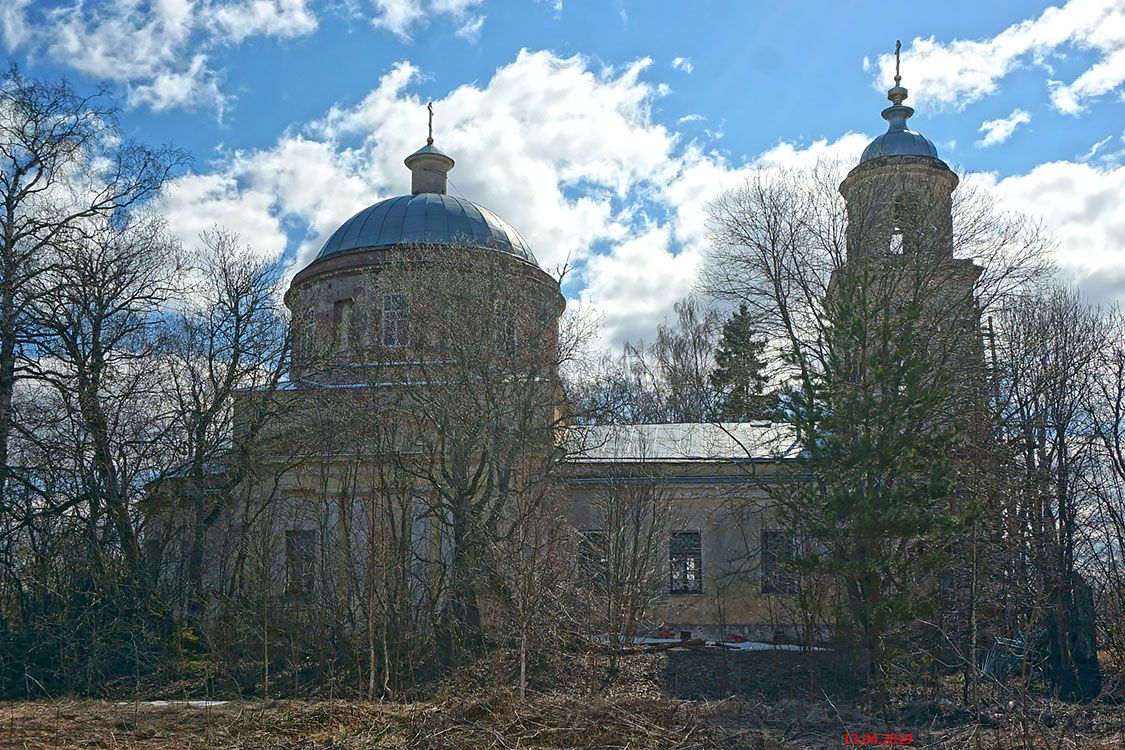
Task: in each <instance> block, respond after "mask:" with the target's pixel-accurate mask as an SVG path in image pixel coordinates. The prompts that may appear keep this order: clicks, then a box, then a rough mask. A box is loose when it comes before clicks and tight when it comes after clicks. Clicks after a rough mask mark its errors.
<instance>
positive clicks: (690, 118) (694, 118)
mask: <svg viewBox="0 0 1125 750" xmlns="http://www.w3.org/2000/svg"><path fill="white" fill-rule="evenodd" d="M706 119H707V118H706V117H704V116H703V115H700V114H690V115H684V116H683V117H681V118H680V119H678V120H676V124H677V125H683V124H684V123H685V122H703V121H704V120H706Z"/></svg>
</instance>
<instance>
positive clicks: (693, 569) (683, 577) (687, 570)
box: [668, 531, 703, 594]
mask: <svg viewBox="0 0 1125 750" xmlns="http://www.w3.org/2000/svg"><path fill="white" fill-rule="evenodd" d="M668 564H669V568H670V570H669V581H668V590H669V591H670V592H672V593H673V594H697V593H699V592H701V591H703V543H702V541H701V539H700V535H699V532H698V531H673V532H672V536H671V538H670V539H669V542H668Z"/></svg>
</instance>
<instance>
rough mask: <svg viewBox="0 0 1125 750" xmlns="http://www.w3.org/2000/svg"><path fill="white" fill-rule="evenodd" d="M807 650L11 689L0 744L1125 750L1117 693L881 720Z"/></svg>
mask: <svg viewBox="0 0 1125 750" xmlns="http://www.w3.org/2000/svg"><path fill="white" fill-rule="evenodd" d="M800 663H801V662H800V661H799V659H798V658H797V657H791V656H776V655H769V656H767V655H746V656H745V657H743V658H739V659H737V660H729V659H727V658H726V657H722V656H717V655H714V654H709V653H700V652H692V651H690V650H679V651H677V652H671V653H668V652H665V653H638V654H634V655H632V656H630V657H629V658H628V659H626V660H625V663H624V664H623V669H622V671H621V673H620V674H618V675H617V678H616V679H615V680H614V681H613V684H612V686H611V687H610V686H606V685H604V684H603V685H602V686H601V687H600V688H599V687H598V686H597V685H596V684H595V682H594V681H592V680H590V679H588V676H581V675H580V673H581V672H582V670H581V669H578V668H577V667H578V666H579V665H578V664H571V665H570V667H571V668H570V669H569V670H567V671H568V672H569V673H570V679H569V680H568V679H566V678H565V677H561V676H560V677H559V679H555V680H550V683H551V685H552V687H551V688H550V691H549V692H547V691H546V688H545V686H543V685H541V686H540V690H544V692H538V693H534V694H532V695H529V697H528V698H527V700H525V701H521V700H519V699H518V698H517V697H516V696H514V695H513V694H512V693H511V692H509V691H505V690H495V689H488V688H487V687H485V685H484V684H483V683H482V682H481V681H479V680H478V676H476V675H474V674H473V673H472V672H471V671H470V672H467V673H465V674H463V675H461V679H458V680H455V681H452V682H450V683H446V684H444V685H443V686H442V688H441V689H440V690H439V691H437V692H436V693H435V694H433V695H432V696H430V697H428V698H425V699H423V698H419V699H418V700H416V701H414V702H407V703H392V702H384V703H379V702H368V701H362V700H311V699H308V700H241V699H240V700H231V701H229V702H225V703H222V704H220V705H209V706H200V705H189V704H187V703H186V702H185V701H183V700H179V701H176V700H169V702H168V703H167V704H165V705H151V704H149V703H145V702H142V701H131V700H126V699H119V700H90V699H63V700H55V701H20V702H7V703H0V748H2V749H3V750H7V749H8V748H18V749H19V750H25V749H26V750H41V749H43V748H121V749H123V750H125V749H128V750H155V749H156V748H227V749H230V750H234V749H243V748H246V749H249V748H255V749H257V748H263V749H264V748H271V749H273V748H277V749H278V750H284V749H289V748H341V749H352V748H354V749H357V750H358V749H359V748H372V749H375V748H378V749H382V748H388V749H389V748H411V749H415V748H416V749H418V750H431V749H433V750H437V749H439V748H440V749H441V750H445V749H447V748H448V749H450V750H507V749H513V750H514V749H515V748H519V749H520V750H547V749H548V748H550V749H552V750H557V749H561V748H605V749H607V750H608V749H609V748H617V749H620V750H624V749H626V748H627V749H628V750H712V749H713V750H728V749H729V750H735V749H739V750H743V749H744V750H813V749H815V750H819V749H821V748H847V747H854V746H849V745H846V744H845V743H844V733H845V732H852V733H856V734H860V735H862V734H866V733H872V732H877V733H880V734H882V733H888V732H895V733H910V734H912V735H913V738H914V742H913V744H912V745H911V746H912V747H917V748H935V749H937V750H1064V749H1071V748H1080V749H1082V750H1125V707H1122V706H1120V705H1110V704H1098V705H1095V706H1085V707H1083V706H1076V705H1073V704H1064V703H1059V702H1055V701H1048V700H1043V699H1037V700H1035V701H1034V702H1031V703H1027V704H1025V705H1023V706H1019V707H1017V706H1015V705H1013V704H1011V703H1005V702H1004V701H1003V700H993V701H991V705H992V708H991V709H989V710H987V711H985V712H983V713H981V714H980V715H977V716H971V715H968V712H966V711H964V710H963V709H959V708H957V707H956V706H953V705H952V704H949V703H946V702H941V701H938V702H927V701H925V700H915V699H911V700H904V701H900V702H899V703H898V704H897V705H896V707H895V709H894V710H893V712H892V713H891V715H890V716H889V717H888V718H885V719H876V718H873V717H871V716H865V715H864V714H862V713H859V712H857V711H856V710H854V709H850V708H848V707H847V706H846V701H845V700H840V698H839V696H840V695H841V694H846V690H844V691H841V690H839V687H840V686H838V685H837V686H836V687H837V689H836V690H831V692H832V693H834V694H836V695H837V698H836V699H829V698H828V697H827V696H828V693H821V695H820V696H818V695H816V694H814V693H813V692H812V691H804V692H803V693H801V691H796V690H794V682H795V679H796V678H795V675H796V674H797V672H796V670H797V668H798V666H799V664H800ZM480 667H481V672H482V673H489V674H491V675H492V676H493V677H495V675H497V674H502V673H503V669H504V667H503V665H502V664H500V663H497V662H492V663H482V664H481V665H480ZM498 670H499V671H498ZM605 688H608V689H605ZM176 689H177V690H183V689H184V688H183V686H179V687H178V688H176ZM165 690H171V689H170V688H168V687H167V686H166V688H165ZM720 696H736V697H720ZM144 697H145V698H150V699H151V698H161V697H164V698H169V699H172V698H174V697H179V698H185V697H203V695H202V694H200V693H198V692H196V693H195V694H194V696H193V695H192V694H191V693H190V692H188V693H187V694H183V693H181V694H180V695H178V696H177V695H174V694H173V693H172V692H165V693H164V694H147V695H145V696H144ZM212 697H216V696H212Z"/></svg>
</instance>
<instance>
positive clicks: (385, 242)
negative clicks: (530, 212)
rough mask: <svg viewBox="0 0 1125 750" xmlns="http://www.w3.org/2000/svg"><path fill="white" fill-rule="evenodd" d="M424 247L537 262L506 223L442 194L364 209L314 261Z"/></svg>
mask: <svg viewBox="0 0 1125 750" xmlns="http://www.w3.org/2000/svg"><path fill="white" fill-rule="evenodd" d="M423 244H424V245H447V246H456V247H479V248H485V249H490V250H499V251H500V252H504V253H509V254H511V255H515V256H516V257H519V258H522V259H523V260H526V261H528V262H529V263H535V262H536V260H535V256H534V255H533V254H532V252H531V248H530V247H528V245H527V242H526V241H524V239H523V237H521V236H520V234H519V232H517V231H516V230H515V229H514V228H513V227H512V226H511V225H510V224H509V223H508V222H506V221H504V220H503V219H501V218H500V217H499V216H497V215H496V214H494V213H493V212H492V211H489V210H488V209H487V208H485V207H484V206H478V205H477V204H475V203H473V202H472V201H470V200H466V199H464V198H456V197H454V196H452V195H443V194H440V193H420V194H418V195H403V196H400V197H398V198H388V199H387V200H385V201H380V202H379V203H376V204H375V205H373V206H368V207H367V208H365V209H363V210H362V211H360V212H359V213H357V214H356V215H355V216H353V217H352V218H350V219H348V220H347V221H345V222H344V223H343V224H342V225H341V226H340V228H339V229H337V230H336V231H335V232H333V234H332V236H331V237H329V238H328V241H327V242H325V243H324V247H323V248H321V250H320V253H319V254H318V255H317V256H316V257H317V259H318V260H319V259H321V258H327V257H329V256H331V255H336V254H338V253H346V252H350V251H352V250H378V249H386V248H390V247H394V246H396V245H423Z"/></svg>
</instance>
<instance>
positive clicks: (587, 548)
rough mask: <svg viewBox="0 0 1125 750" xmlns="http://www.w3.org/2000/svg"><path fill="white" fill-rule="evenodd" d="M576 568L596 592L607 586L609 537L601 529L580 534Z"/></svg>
mask: <svg viewBox="0 0 1125 750" xmlns="http://www.w3.org/2000/svg"><path fill="white" fill-rule="evenodd" d="M578 567H579V571H580V572H581V573H582V575H584V576H585V577H586V580H588V581H589V582H590V583H591V584H592V585H593V586H594V588H596V589H597V590H598V591H605V590H606V588H607V587H608V586H609V536H608V535H607V534H606V533H605V532H604V531H602V530H601V529H588V530H586V531H582V532H580V536H579V540H578Z"/></svg>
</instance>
